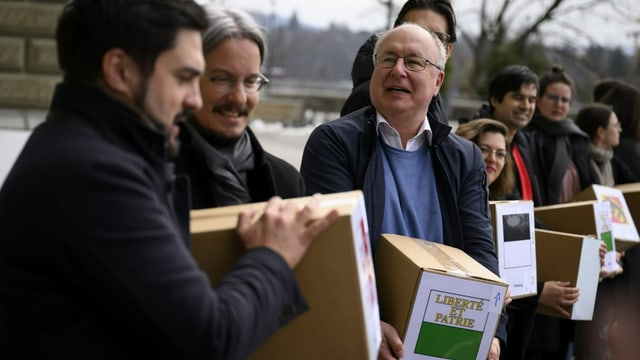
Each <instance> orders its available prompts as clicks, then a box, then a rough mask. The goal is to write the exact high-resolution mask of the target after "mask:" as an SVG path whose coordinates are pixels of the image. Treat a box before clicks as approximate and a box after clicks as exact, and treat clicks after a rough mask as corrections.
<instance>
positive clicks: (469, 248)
mask: <svg viewBox="0 0 640 360" xmlns="http://www.w3.org/2000/svg"><path fill="white" fill-rule="evenodd" d="M374 54H375V55H374V56H373V61H374V64H375V66H374V70H373V74H372V76H371V84H370V93H371V101H372V104H373V106H367V107H364V108H362V109H360V110H356V111H354V112H352V113H350V114H348V115H346V116H343V117H341V118H340V119H337V120H334V121H331V122H328V123H326V124H323V125H320V126H318V127H317V128H316V129H315V130H314V131H313V132H312V133H311V135H310V136H309V139H308V141H307V144H306V146H305V150H304V154H303V157H302V164H301V168H300V172H301V174H302V176H303V178H304V180H305V185H306V187H307V192H308V193H315V192H320V193H334V192H341V191H349V190H355V189H361V190H362V191H363V193H364V197H365V205H366V208H367V209H366V210H367V218H368V219H369V234H370V241H371V249H372V251H373V252H374V253H375V251H376V250H377V245H378V242H379V239H380V234H382V233H391V234H399V235H405V236H411V237H414V238H419V239H425V240H429V241H432V242H438V243H444V244H446V245H450V246H454V247H457V248H460V249H462V250H464V251H465V252H466V253H468V254H469V255H470V256H471V257H473V258H474V259H475V260H477V261H478V262H479V263H481V264H482V265H484V266H485V267H486V268H488V269H489V270H491V271H493V272H494V273H495V274H498V259H497V257H496V254H495V250H494V243H493V235H492V228H491V223H490V220H489V204H488V190H487V175H486V171H485V164H484V161H483V159H482V155H481V154H480V150H479V149H478V148H477V147H476V146H475V145H474V144H473V143H471V142H470V141H468V140H466V139H463V138H461V137H459V136H457V135H455V134H452V133H451V127H450V126H448V125H445V124H443V123H442V122H441V121H442V119H439V118H437V116H435V115H434V116H432V114H431V113H429V114H427V109H429V104H430V102H431V100H432V99H433V97H434V96H436V95H437V94H438V91H439V90H440V86H441V85H442V81H443V80H444V71H443V69H444V64H445V48H444V45H443V44H442V41H440V39H438V37H437V36H436V35H435V34H434V33H432V32H431V31H429V30H427V29H425V28H424V27H422V26H420V25H417V24H411V23H408V24H403V25H400V26H398V27H396V28H394V29H392V30H390V31H388V32H387V33H385V34H383V35H381V37H380V39H379V40H378V42H377V43H376V46H375V49H374ZM503 314H505V316H506V313H503ZM505 324H506V317H503V318H502V319H501V322H500V325H499V327H498V331H497V335H496V336H497V337H496V338H495V339H494V341H493V343H492V347H491V352H490V355H489V358H490V359H498V356H499V353H500V343H499V340H498V339H500V340H503V341H504V340H505V338H506V332H505ZM382 334H383V342H382V347H381V350H380V358H381V359H395V358H400V357H402V356H404V350H403V346H402V342H401V340H400V338H399V336H398V333H397V331H396V329H393V327H391V325H389V324H386V323H382Z"/></svg>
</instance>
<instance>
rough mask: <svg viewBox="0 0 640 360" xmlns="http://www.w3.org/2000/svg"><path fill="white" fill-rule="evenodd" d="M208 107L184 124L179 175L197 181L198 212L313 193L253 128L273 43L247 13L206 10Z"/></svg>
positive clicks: (194, 197)
mask: <svg viewBox="0 0 640 360" xmlns="http://www.w3.org/2000/svg"><path fill="white" fill-rule="evenodd" d="M205 8H206V10H207V13H208V17H209V24H210V25H209V27H208V28H207V29H206V30H205V32H204V34H203V51H204V57H205V70H204V76H202V77H201V78H200V92H201V94H202V99H203V106H202V107H201V108H200V109H199V110H196V111H194V112H193V114H192V115H191V116H189V117H188V118H187V121H186V122H182V123H180V125H179V126H180V142H181V143H182V148H181V151H180V154H179V156H178V157H177V158H176V159H175V162H176V172H177V173H178V174H183V173H184V174H188V175H189V178H190V180H191V205H192V208H193V209H201V208H210V207H218V206H225V205H234V204H243V203H251V202H259V201H266V200H268V199H269V198H270V197H272V196H274V195H278V196H281V197H282V198H292V197H299V196H303V195H304V194H305V192H304V182H303V180H302V177H301V176H300V174H299V173H298V171H297V170H296V169H295V168H294V167H293V166H292V165H291V164H289V163H287V162H286V161H284V160H282V159H280V158H278V157H276V156H274V155H272V154H270V153H268V152H266V151H264V150H263V149H262V146H261V145H260V143H259V142H258V139H257V138H256V136H255V135H254V134H253V132H252V131H251V128H249V126H248V124H249V120H250V119H251V116H252V115H253V112H254V111H255V108H256V105H257V104H258V101H259V100H260V89H261V88H262V87H263V86H264V85H265V84H267V83H268V80H267V78H266V77H265V76H264V75H262V74H261V72H260V67H261V65H262V63H263V61H264V59H265V56H266V51H267V49H266V48H267V44H266V42H265V36H264V33H263V32H262V29H261V27H260V26H259V25H258V24H257V23H256V22H255V20H254V19H253V18H252V17H251V16H249V15H248V14H247V13H245V12H243V11H241V10H235V9H225V8H222V7H219V6H216V5H214V4H208V5H205Z"/></svg>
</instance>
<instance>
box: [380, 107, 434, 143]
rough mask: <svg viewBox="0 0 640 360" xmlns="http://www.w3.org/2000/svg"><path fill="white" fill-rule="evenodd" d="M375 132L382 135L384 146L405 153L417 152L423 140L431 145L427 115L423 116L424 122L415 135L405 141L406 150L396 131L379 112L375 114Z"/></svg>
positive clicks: (431, 134)
mask: <svg viewBox="0 0 640 360" xmlns="http://www.w3.org/2000/svg"><path fill="white" fill-rule="evenodd" d="M376 131H377V133H378V135H380V134H382V139H383V140H384V142H385V144H387V145H389V146H391V147H394V148H396V149H401V150H406V151H416V150H418V149H419V148H420V147H421V146H422V145H423V144H424V142H425V140H426V141H428V144H429V145H431V140H432V138H433V133H432V132H431V126H430V125H429V119H428V118H427V115H425V116H424V121H423V122H422V125H421V126H420V129H418V132H417V133H416V135H415V136H414V137H412V138H411V139H409V141H407V147H406V148H403V147H402V140H401V139H400V134H399V133H398V131H397V130H396V129H394V128H393V127H392V126H391V124H389V122H388V121H387V120H386V119H385V118H384V117H383V116H382V115H381V114H380V113H379V112H376ZM423 133H424V136H423Z"/></svg>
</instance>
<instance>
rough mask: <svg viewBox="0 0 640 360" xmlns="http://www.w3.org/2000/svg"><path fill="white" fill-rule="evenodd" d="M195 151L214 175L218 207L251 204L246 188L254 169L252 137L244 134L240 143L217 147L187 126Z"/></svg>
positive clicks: (213, 193)
mask: <svg viewBox="0 0 640 360" xmlns="http://www.w3.org/2000/svg"><path fill="white" fill-rule="evenodd" d="M185 125H186V126H185V128H186V129H187V130H188V131H189V135H190V137H191V141H192V143H193V146H194V148H195V149H196V151H197V152H198V153H199V154H200V156H201V157H202V158H203V159H204V161H205V165H206V167H207V169H208V171H209V174H210V175H211V179H210V180H211V182H212V183H211V188H210V189H211V194H212V197H213V199H216V206H226V205H235V204H246V203H249V202H251V195H250V193H249V188H248V186H247V172H248V171H249V170H252V169H253V168H254V166H255V165H254V158H253V151H252V148H251V140H250V138H249V134H248V133H247V132H246V131H245V132H243V133H242V135H241V136H240V138H239V139H237V140H236V141H233V142H226V143H225V144H223V145H221V146H220V145H216V143H218V142H216V141H215V139H214V138H211V139H208V140H209V141H207V140H205V138H204V137H203V136H202V135H201V134H200V133H199V132H198V131H197V130H196V129H195V128H194V127H193V125H192V124H191V123H186V124H185Z"/></svg>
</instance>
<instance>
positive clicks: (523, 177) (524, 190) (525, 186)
mask: <svg viewBox="0 0 640 360" xmlns="http://www.w3.org/2000/svg"><path fill="white" fill-rule="evenodd" d="M511 155H512V156H513V161H514V162H515V163H516V169H517V170H518V175H520V190H521V195H522V200H533V190H532V189H531V179H529V172H527V167H526V166H525V165H524V160H522V155H521V154H520V150H518V147H517V146H514V147H513V148H511Z"/></svg>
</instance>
